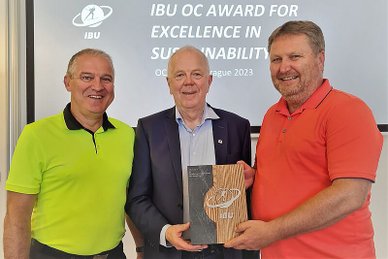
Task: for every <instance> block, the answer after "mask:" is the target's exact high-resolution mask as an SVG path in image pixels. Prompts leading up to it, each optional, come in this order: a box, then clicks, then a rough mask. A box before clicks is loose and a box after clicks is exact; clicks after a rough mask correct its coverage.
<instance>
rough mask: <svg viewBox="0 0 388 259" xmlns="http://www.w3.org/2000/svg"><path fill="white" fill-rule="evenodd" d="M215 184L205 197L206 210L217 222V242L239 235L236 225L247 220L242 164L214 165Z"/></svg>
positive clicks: (223, 241)
mask: <svg viewBox="0 0 388 259" xmlns="http://www.w3.org/2000/svg"><path fill="white" fill-rule="evenodd" d="M212 174H213V186H212V187H211V188H210V189H209V191H208V192H207V193H206V195H205V198H204V210H205V212H206V214H207V215H208V217H209V218H210V219H211V220H212V221H214V222H215V223H216V231H217V234H216V237H217V243H225V242H226V241H228V240H230V239H232V238H234V237H236V236H237V233H236V232H235V229H236V226H237V225H238V224H239V223H241V222H243V221H246V220H247V205H246V197H245V183H244V174H243V167H242V165H238V164H233V165H213V166H212Z"/></svg>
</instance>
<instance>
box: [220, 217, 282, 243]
mask: <svg viewBox="0 0 388 259" xmlns="http://www.w3.org/2000/svg"><path fill="white" fill-rule="evenodd" d="M270 224H271V223H269V222H264V221H261V220H248V221H246V222H243V223H241V224H239V225H238V226H237V229H236V232H237V233H240V234H241V235H239V236H238V237H236V238H233V239H232V240H230V241H228V242H226V243H225V244H224V246H225V247H226V248H235V249H245V250H260V249H261V248H264V247H266V246H268V245H269V244H271V243H272V242H274V241H276V237H275V235H274V234H275V233H274V232H275V231H274V229H271V226H270Z"/></svg>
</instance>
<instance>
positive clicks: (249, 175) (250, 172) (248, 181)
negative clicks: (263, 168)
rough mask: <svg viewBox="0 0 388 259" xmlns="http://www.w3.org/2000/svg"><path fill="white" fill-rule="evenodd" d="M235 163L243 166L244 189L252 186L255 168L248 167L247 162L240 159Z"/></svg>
mask: <svg viewBox="0 0 388 259" xmlns="http://www.w3.org/2000/svg"><path fill="white" fill-rule="evenodd" d="M237 164H239V165H242V166H243V168H244V179H245V189H248V188H249V187H251V186H252V184H253V181H254V180H255V173H256V169H255V168H252V167H250V166H249V165H248V164H247V163H245V162H244V161H242V160H240V161H237Z"/></svg>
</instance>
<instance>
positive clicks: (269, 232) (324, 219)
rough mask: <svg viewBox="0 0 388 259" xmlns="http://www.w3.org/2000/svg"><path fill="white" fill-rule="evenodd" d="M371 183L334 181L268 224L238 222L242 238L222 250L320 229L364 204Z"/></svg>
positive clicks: (254, 245) (261, 244) (252, 246)
mask: <svg viewBox="0 0 388 259" xmlns="http://www.w3.org/2000/svg"><path fill="white" fill-rule="evenodd" d="M370 188H371V182H370V181H369V180H365V179H360V178H359V179H337V180H334V181H333V183H332V185H331V186H330V187H328V188H326V189H324V190H322V191H321V192H319V193H318V194H317V195H315V196H314V197H312V198H311V199H309V200H307V201H306V202H305V203H303V204H301V205H300V206H299V207H297V208H296V209H294V210H293V211H291V212H289V213H287V214H285V215H283V216H281V217H278V218H275V219H273V220H272V221H269V222H264V221H260V220H250V221H247V222H244V223H241V224H240V225H239V226H238V228H237V232H241V235H240V236H239V237H237V238H234V239H232V240H231V241H229V242H227V243H225V247H234V248H237V249H260V248H263V247H266V246H268V245H270V244H271V243H273V242H275V241H278V240H282V239H286V238H288V237H292V236H296V235H298V234H303V233H306V232H311V231H315V230H319V229H322V228H325V227H327V226H330V225H332V224H334V223H336V222H338V221H339V220H341V219H343V218H344V217H346V216H347V215H349V214H350V213H352V212H353V211H355V210H357V209H359V208H360V207H361V206H362V205H363V204H364V202H365V200H366V198H367V196H368V194H369V191H370Z"/></svg>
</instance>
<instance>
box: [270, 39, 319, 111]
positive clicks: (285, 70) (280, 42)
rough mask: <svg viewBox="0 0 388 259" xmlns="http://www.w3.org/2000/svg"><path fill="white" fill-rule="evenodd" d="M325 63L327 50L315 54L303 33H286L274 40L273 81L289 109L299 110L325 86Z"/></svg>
mask: <svg viewBox="0 0 388 259" xmlns="http://www.w3.org/2000/svg"><path fill="white" fill-rule="evenodd" d="M324 60H325V55H324V51H321V52H319V53H318V54H315V53H314V52H313V49H312V48H311V45H310V43H309V40H308V38H307V36H305V35H304V34H298V35H293V34H287V35H283V36H279V37H278V38H276V39H275V40H274V41H273V43H272V45H271V49H270V61H271V64H270V71H271V77H272V82H273V84H274V86H275V88H276V89H277V90H278V91H279V92H280V94H281V95H282V96H283V97H284V99H285V100H286V101H287V103H288V105H289V106H292V107H293V108H295V106H297V107H299V106H300V105H301V104H303V103H304V102H305V101H306V100H307V99H308V98H309V97H310V96H311V95H312V93H313V92H314V91H315V89H317V88H318V87H319V86H320V85H321V84H322V81H323V66H324ZM289 108H290V107H289ZM294 110H295V109H294Z"/></svg>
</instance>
